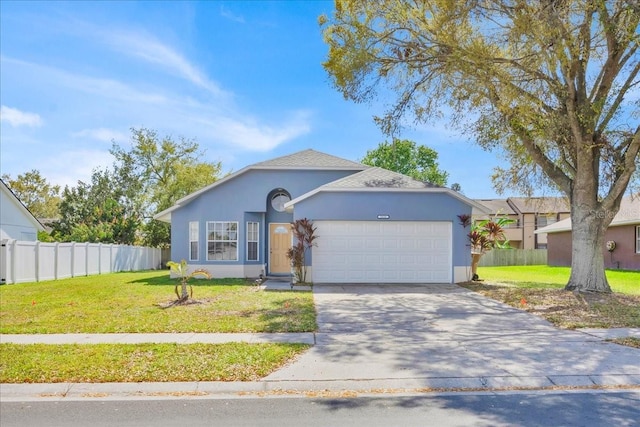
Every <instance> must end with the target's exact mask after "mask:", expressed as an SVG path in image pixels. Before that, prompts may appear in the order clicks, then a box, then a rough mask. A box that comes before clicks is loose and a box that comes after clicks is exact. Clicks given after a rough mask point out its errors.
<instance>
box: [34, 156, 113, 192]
mask: <svg viewBox="0 0 640 427" xmlns="http://www.w3.org/2000/svg"><path fill="white" fill-rule="evenodd" d="M112 163H113V156H111V154H110V153H109V152H108V151H103V150H91V149H79V150H78V149H76V150H69V151H64V152H61V153H58V154H53V153H52V154H51V155H50V156H49V157H48V158H47V163H46V165H43V166H42V168H41V172H42V174H43V176H46V177H47V179H48V180H49V182H51V183H52V184H55V185H60V186H61V187H63V188H64V186H66V185H68V186H70V187H75V186H76V185H77V184H78V181H83V182H90V181H91V174H92V172H93V171H94V170H95V169H105V168H108V167H109V166H110V165H111V164H112Z"/></svg>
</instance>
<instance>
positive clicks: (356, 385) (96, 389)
mask: <svg viewBox="0 0 640 427" xmlns="http://www.w3.org/2000/svg"><path fill="white" fill-rule="evenodd" d="M606 389H616V390H617V389H627V390H628V389H631V390H640V375H588V376H586V375H576V376H571V375H561V376H549V377H514V376H503V377H479V378H472V377H462V378H456V377H450V378H440V377H436V378H402V379H367V380H335V381H330V380H322V381H254V382H175V383H158V382H150V383H95V384H89V383H46V384H5V383H3V384H0V401H2V402H30V401H78V400H82V401H100V400H163V399H189V398H208V399H212V398H241V397H278V396H289V397H292V396H300V397H357V396H362V395H384V394H396V395H397V394H424V393H469V392H475V393H477V392H514V391H520V392H525V391H530V392H532V391H561V390H565V391H566V390H606Z"/></svg>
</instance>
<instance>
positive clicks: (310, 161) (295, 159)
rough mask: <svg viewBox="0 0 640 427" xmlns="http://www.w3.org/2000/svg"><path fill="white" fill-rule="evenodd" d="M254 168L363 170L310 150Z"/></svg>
mask: <svg viewBox="0 0 640 427" xmlns="http://www.w3.org/2000/svg"><path fill="white" fill-rule="evenodd" d="M251 167H254V168H305V169H324V168H331V169H364V168H367V167H368V166H365V165H363V164H361V163H358V162H354V161H351V160H347V159H342V158H340V157H336V156H332V155H330V154H326V153H321V152H319V151H315V150H312V149H308V150H303V151H299V152H297V153H293V154H289V155H286V156H282V157H277V158H275V159H271V160H266V161H264V162H259V163H255V164H253V165H251Z"/></svg>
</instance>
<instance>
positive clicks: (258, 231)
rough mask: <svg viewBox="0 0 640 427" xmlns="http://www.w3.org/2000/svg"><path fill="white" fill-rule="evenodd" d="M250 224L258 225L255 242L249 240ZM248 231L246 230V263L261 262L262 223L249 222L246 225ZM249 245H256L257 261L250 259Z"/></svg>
mask: <svg viewBox="0 0 640 427" xmlns="http://www.w3.org/2000/svg"><path fill="white" fill-rule="evenodd" d="M249 224H255V225H256V227H257V228H256V230H255V233H256V239H255V240H249ZM245 227H246V230H245V246H246V248H245V261H248V262H252V261H260V222H259V221H247V223H246V224H245ZM249 243H256V259H249Z"/></svg>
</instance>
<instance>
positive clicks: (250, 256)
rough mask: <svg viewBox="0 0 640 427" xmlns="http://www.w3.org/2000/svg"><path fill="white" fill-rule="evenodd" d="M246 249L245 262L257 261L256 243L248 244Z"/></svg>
mask: <svg viewBox="0 0 640 427" xmlns="http://www.w3.org/2000/svg"><path fill="white" fill-rule="evenodd" d="M247 245H248V247H247V260H248V261H257V260H258V242H249V243H248V244H247Z"/></svg>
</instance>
